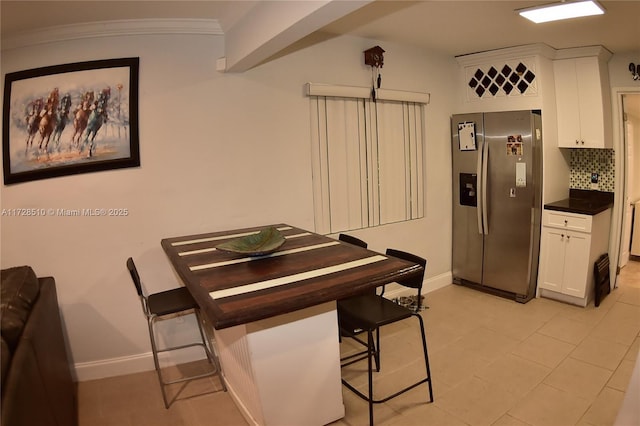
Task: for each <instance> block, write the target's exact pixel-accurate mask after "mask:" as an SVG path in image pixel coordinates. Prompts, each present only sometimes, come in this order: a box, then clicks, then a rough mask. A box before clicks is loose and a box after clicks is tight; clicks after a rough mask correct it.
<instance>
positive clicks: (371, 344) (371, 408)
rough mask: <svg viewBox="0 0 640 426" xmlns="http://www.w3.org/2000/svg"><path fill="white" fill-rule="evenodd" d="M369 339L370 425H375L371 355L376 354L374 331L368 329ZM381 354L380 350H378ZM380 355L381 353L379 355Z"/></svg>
mask: <svg viewBox="0 0 640 426" xmlns="http://www.w3.org/2000/svg"><path fill="white" fill-rule="evenodd" d="M367 341H368V343H369V348H368V352H369V356H368V357H367V367H368V368H367V374H368V376H369V377H368V378H369V401H368V402H369V426H373V368H372V367H373V366H372V365H371V357H372V356H375V352H374V350H375V349H374V348H373V331H372V330H368V331H367ZM378 354H380V352H378ZM378 356H379V355H378Z"/></svg>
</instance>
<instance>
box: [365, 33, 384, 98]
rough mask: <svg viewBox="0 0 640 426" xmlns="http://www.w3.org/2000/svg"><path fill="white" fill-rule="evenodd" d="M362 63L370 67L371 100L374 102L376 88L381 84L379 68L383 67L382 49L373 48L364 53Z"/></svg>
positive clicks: (378, 47)
mask: <svg viewBox="0 0 640 426" xmlns="http://www.w3.org/2000/svg"><path fill="white" fill-rule="evenodd" d="M364 63H365V65H369V66H370V67H371V98H372V99H373V101H374V102H375V100H376V87H377V88H378V89H379V88H380V86H381V84H382V76H381V75H380V68H382V66H383V65H384V49H383V48H381V47H380V46H374V47H372V48H371V49H367V50H365V51H364Z"/></svg>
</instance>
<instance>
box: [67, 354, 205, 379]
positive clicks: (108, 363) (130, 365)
mask: <svg viewBox="0 0 640 426" xmlns="http://www.w3.org/2000/svg"><path fill="white" fill-rule="evenodd" d="M203 354H204V352H203V351H202V347H200V348H190V349H183V350H180V351H176V352H173V353H164V354H162V356H161V357H160V362H161V364H160V365H161V366H164V365H165V363H166V365H171V364H184V363H187V362H192V361H197V360H199V359H202V358H203ZM74 369H75V377H74V380H75V381H77V382H86V381H87V380H96V379H104V378H105V377H114V376H123V375H125V374H134V373H141V372H143V371H151V370H154V369H155V366H154V364H153V355H152V354H151V352H145V353H142V354H137V355H128V356H123V357H118V358H109V359H102V360H99V361H89V362H79V363H76V364H75V365H74Z"/></svg>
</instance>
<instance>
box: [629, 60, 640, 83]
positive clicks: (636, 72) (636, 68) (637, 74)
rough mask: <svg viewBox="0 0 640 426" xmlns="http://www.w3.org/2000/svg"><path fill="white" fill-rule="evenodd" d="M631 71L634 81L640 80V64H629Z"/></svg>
mask: <svg viewBox="0 0 640 426" xmlns="http://www.w3.org/2000/svg"><path fill="white" fill-rule="evenodd" d="M629 71H631V76H632V77H633V80H634V81H636V80H640V64H637V65H636V64H634V63H633V62H631V63H630V64H629Z"/></svg>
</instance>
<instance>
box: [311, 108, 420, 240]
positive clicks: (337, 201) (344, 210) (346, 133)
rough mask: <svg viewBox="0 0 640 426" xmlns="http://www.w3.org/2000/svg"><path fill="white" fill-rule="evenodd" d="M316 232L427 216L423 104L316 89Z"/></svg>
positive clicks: (313, 123)
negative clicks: (337, 94) (320, 92)
mask: <svg viewBox="0 0 640 426" xmlns="http://www.w3.org/2000/svg"><path fill="white" fill-rule="evenodd" d="M310 99H311V129H312V162H313V191H314V209H315V211H314V215H315V226H316V232H319V233H337V232H342V231H347V230H353V229H360V228H366V227H372V226H377V225H383V224H387V223H392V222H399V221H405V220H411V219H417V218H420V217H423V216H424V113H425V111H424V108H425V107H424V104H423V103H416V102H405V101H386V100H378V101H376V102H373V101H372V100H370V99H364V98H355V97H354V98H351V97H350V98H347V97H333V96H311V98H310Z"/></svg>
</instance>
